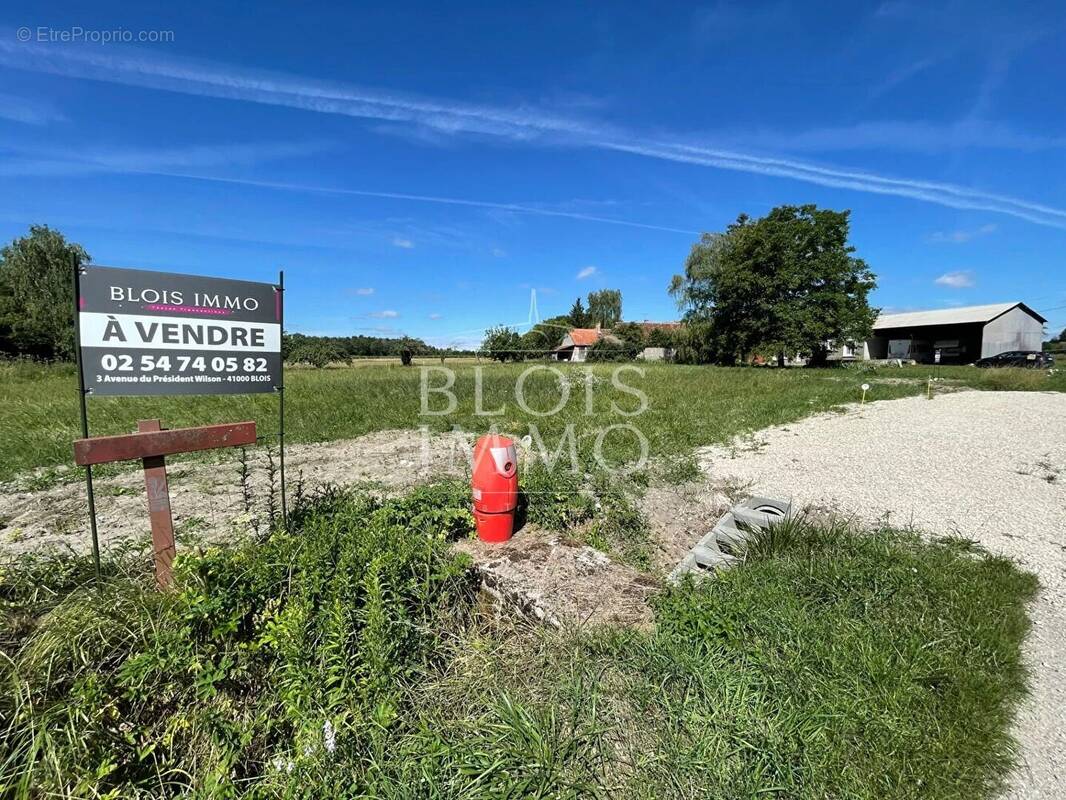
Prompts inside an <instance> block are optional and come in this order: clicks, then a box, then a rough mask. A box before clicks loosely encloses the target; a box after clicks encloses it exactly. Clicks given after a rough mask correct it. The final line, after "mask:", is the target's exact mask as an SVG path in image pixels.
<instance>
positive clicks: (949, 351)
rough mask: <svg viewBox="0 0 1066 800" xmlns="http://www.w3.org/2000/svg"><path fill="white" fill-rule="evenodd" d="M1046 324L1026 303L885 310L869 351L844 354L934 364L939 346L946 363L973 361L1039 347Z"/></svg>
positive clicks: (847, 350) (844, 352) (845, 354)
mask: <svg viewBox="0 0 1066 800" xmlns="http://www.w3.org/2000/svg"><path fill="white" fill-rule="evenodd" d="M1046 322H1047V320H1046V319H1044V317H1042V316H1040V315H1039V314H1038V313H1037V312H1035V311H1033V309H1031V308H1029V306H1027V305H1025V303H993V304H991V305H983V306H965V307H961V308H944V309H939V310H936V311H910V312H906V313H902V314H881V315H880V316H879V317H878V318H877V322H875V323H874V330H873V336H872V337H871V338H870V339H869V340H868V341H867V342H866V343H865V346H864V348H863V350H864V352H863V353H861V354H860V353H857V352H855V351H856V350H857V349H858V348H847V347H845V348H844V349H843V350H842V351H841V353H840V357H842V358H844V359H848V358H871V359H882V358H901V359H914V360H915V361H918V362H924V363H930V362H932V361H933V359H934V354H935V353H936V351H937V350H939V351H940V356H941V363H944V364H969V363H972V362H974V361H976V360H977V359H979V358H987V357H988V356H994V355H997V354H999V353H1005V352H1007V351H1010V350H1040V347H1041V341H1042V340H1043V337H1044V323H1046Z"/></svg>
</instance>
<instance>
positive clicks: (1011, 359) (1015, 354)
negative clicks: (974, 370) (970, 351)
mask: <svg viewBox="0 0 1066 800" xmlns="http://www.w3.org/2000/svg"><path fill="white" fill-rule="evenodd" d="M974 366H977V367H1032V368H1034V369H1037V368H1040V369H1043V368H1047V367H1053V366H1055V358H1054V357H1053V356H1052V355H1051V354H1050V353H1041V352H1039V351H1036V350H1008V351H1007V352H1006V353H999V354H998V355H994V356H989V357H988V358H982V359H979V360H977V361H975V362H974Z"/></svg>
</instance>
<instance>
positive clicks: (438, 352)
mask: <svg viewBox="0 0 1066 800" xmlns="http://www.w3.org/2000/svg"><path fill="white" fill-rule="evenodd" d="M466 354H468V351H459V350H452V349H450V348H445V349H442V348H439V347H433V346H432V345H429V344H426V343H425V342H424V341H422V340H421V339H415V338H413V337H410V336H404V337H402V338H398V339H386V338H383V337H380V336H307V335H306V334H303V333H286V334H284V335H283V336H282V337H281V355H282V358H284V359H285V361H287V362H289V363H292V364H309V365H310V366H313V367H324V366H326V365H327V364H334V363H339V362H340V363H348V362H350V361H352V359H355V358H380V357H393V358H399V359H401V360H402V361H403V362H404V363H405V364H406V363H409V362H410V359H411V358H412V357H413V356H438V357H445V356H457V355H466Z"/></svg>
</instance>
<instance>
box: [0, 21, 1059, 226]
mask: <svg viewBox="0 0 1066 800" xmlns="http://www.w3.org/2000/svg"><path fill="white" fill-rule="evenodd" d="M0 64H4V65H7V66H11V67H14V68H16V69H23V70H29V71H36V72H44V73H48V74H58V75H65V76H70V77H75V78H79V79H89V80H100V81H107V82H111V83H118V84H122V85H128V86H137V87H142V88H151V89H157V90H162V91H171V92H180V93H183V94H190V95H197V96H204V97H216V98H224V99H230V100H240V101H246V102H254V103H262V104H266V105H276V106H285V107H289V108H298V109H303V110H306V111H312V112H317V113H323V114H340V115H344V116H349V117H356V118H360V119H374V120H379V121H385V122H392V123H397V124H408V125H415V126H423V127H428V128H431V129H433V130H436V131H440V132H442V133H446V134H449V135H457V134H464V133H465V134H474V135H489V136H498V137H501V138H505V139H508V140H511V141H517V142H520V143H535V144H540V145H546V146H559V145H565V146H571V147H592V148H598V149H601V150H611V151H616V152H621V153H630V154H633V155H639V156H643V157H645V158H654V159H660V160H666V161H673V162H679V163H685V164H698V165H702V166H707V167H713V168H716V169H724V170H732V171H739V172H746V173H753V174H757V175H767V176H774V177H782V178H790V179H792V180H797V181H804V182H806V183H812V184H815V185H819V186H828V187H832V188H838V189H850V190H854V191H860V192H868V193H872V194H884V195H892V196H897V197H908V198H911V199H915V200H922V201H925V202H930V203H937V204H940V205H943V206H947V207H949V208H965V209H975V210H984V211H993V212H996V213H1000V214H1008V215H1011V216H1014V217H1017V218H1019V219H1024V220H1027V221H1029V222H1033V223H1035V224H1038V225H1047V226H1051V227H1056V228H1066V209H1062V208H1056V207H1052V206H1049V205H1046V204H1041V203H1035V202H1032V201H1028V200H1024V199H1021V198H1017V197H1011V196H1008V195H1004V194H996V193H992V192H987V191H983V190H979V189H971V188H969V187H966V186H959V185H956V184H949V183H942V182H934V181H928V180H921V179H908V178H893V177H888V176H883V175H878V174H875V173H872V172H868V171H865V170H859V169H848V168H841V167H828V166H820V165H818V164H814V163H812V162H804V161H800V160H796V159H788V158H766V157H762V156H759V155H755V154H751V153H744V152H740V151H737V150H733V149H728V150H727V149H723V148H721V147H717V146H705V145H703V144H701V143H696V144H693V143H690V142H686V141H684V140H682V139H679V138H677V137H674V138H673V140H670V139H664V138H660V137H655V136H650V135H647V134H641V133H638V132H635V131H630V130H626V129H624V128H619V127H617V126H615V125H611V124H608V123H603V122H598V121H596V120H589V119H584V118H577V117H564V116H560V115H557V114H552V113H548V112H546V111H543V110H541V109H537V108H535V107H530V106H518V107H515V108H502V107H493V106H485V105H473V104H468V103H461V102H454V101H450V100H446V99H436V98H423V97H415V96H406V95H398V94H389V93H384V92H378V91H373V90H369V89H365V88H363V87H359V86H352V85H348V84H337V83H329V82H325V81H316V80H309V79H305V78H302V77H299V76H291V75H285V74H278V73H265V72H257V71H253V70H247V69H241V68H238V67H234V66H232V65H228V64H219V63H210V62H206V61H192V60H188V59H175V58H171V57H163V58H160V57H159V56H158V55H157V54H155V53H152V54H150V55H148V54H146V53H145V52H144V51H127V50H123V51H118V50H114V49H112V50H108V51H103V50H84V49H78V48H43V47H37V46H35V45H24V44H19V43H17V42H14V41H11V40H9V39H5V38H0ZM873 124H874V125H876V123H873ZM890 128H891V130H890V131H886V130H885V129H884V128H883V127H876V128H864V129H862V130H860V131H858V132H859V133H861V134H863V136H864V137H865V138H866V139H867V140H869V139H871V138H872V139H879V140H881V141H892V140H894V139H895V138H898V133H899V132H900V131H901V130H902V129H901V128H900V127H899V126H898V125H897V126H890ZM854 133H856V131H846V132H844V133H843V135H842V134H841V132H836V131H834V132H832V133H831V135H825V134H823V133H819V134H818V135H817V136H815V137H813V138H814V139H815V140H818V142H819V146H821V142H826V141H827V140H828V141H830V142H836V143H840V142H842V141H846V140H848V137H849V136H851V135H853V134H854ZM906 133H907V135H909V136H910V137H911V139H910V141H911V142H912V143H913V142H914V141H916V140H918V139H920V138H921V137H920V136H918V134H922V135H923V136H924V135H925V133H924V131H923V130H921V129H919V130H918V131H915V130H912V129H908V130H907V131H906ZM963 134H965V135H971V134H970V129H969V128H964V129H963V130H962V132H961V134H960V132H959V131H957V130H956V131H953V134H952V135H953V136H959V135H963ZM989 134H990V135H992V138H993V139H994V140H995V141H994V142H993V143H994V144H995V143H997V142H998V143H1003V142H1009V143H1010V144H1011V145H1021V146H1033V147H1035V146H1053V147H1059V146H1062V145H1063V144H1066V143H1063V142H1060V141H1057V140H1056V141H1055V142H1051V143H1047V142H1042V141H1037V140H1033V139H1029V138H1028V137H1022V139H1023V140H1024V141H1023V140H1019V139H1017V138H1016V137H1014V136H1013V135H1009V134H1010V132H1004V131H998V132H997V131H994V130H992V131H989ZM690 141H691V140H690ZM744 144H747V143H744ZM747 146H750V144H747ZM788 146H789V145H788V143H787V142H786V143H785V147H786V148H788ZM192 177H200V176H192ZM367 194H369V193H367ZM384 194H385V193H382V195H384ZM412 199H417V198H412ZM460 204H461V203H460ZM470 204H471V205H479V204H478V203H476V202H471V203H470ZM499 205H505V204H499ZM514 210H525V209H514ZM532 213H536V212H532ZM559 216H572V217H575V218H581V217H580V216H578V215H574V214H559ZM647 227H655V226H647Z"/></svg>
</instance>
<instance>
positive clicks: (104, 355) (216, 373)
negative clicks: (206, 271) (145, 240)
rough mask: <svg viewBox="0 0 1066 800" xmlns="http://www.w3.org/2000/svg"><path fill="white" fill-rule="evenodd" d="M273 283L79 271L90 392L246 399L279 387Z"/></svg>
mask: <svg viewBox="0 0 1066 800" xmlns="http://www.w3.org/2000/svg"><path fill="white" fill-rule="evenodd" d="M281 321H282V292H281V291H280V287H276V286H274V285H273V284H270V283H252V282H250V281H235V280H227V279H223V278H204V277H199V276H195V275H179V274H174V273H168V272H149V271H145V270H132V269H115V268H113V267H93V266H89V267H85V268H84V269H83V270H82V272H81V275H80V279H79V284H78V331H79V335H80V347H81V368H82V373H83V376H84V379H85V388H86V390H89V391H91V393H92V394H94V395H148V394H150V395H163V394H246V393H251V392H273V391H274V390H275V388H276V387H280V386H281V385H282V383H281V380H282V375H281Z"/></svg>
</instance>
